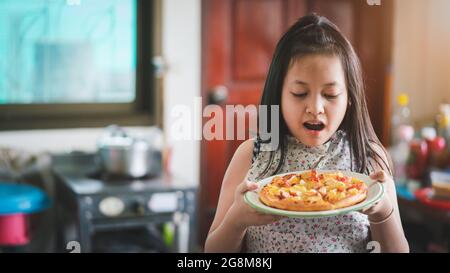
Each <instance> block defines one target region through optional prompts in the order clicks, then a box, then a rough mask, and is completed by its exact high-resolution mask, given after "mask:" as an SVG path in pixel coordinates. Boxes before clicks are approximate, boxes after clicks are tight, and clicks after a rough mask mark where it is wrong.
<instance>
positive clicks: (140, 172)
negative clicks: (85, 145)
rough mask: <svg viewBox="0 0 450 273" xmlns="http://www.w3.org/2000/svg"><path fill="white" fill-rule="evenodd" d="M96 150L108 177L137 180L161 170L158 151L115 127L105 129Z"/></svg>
mask: <svg viewBox="0 0 450 273" xmlns="http://www.w3.org/2000/svg"><path fill="white" fill-rule="evenodd" d="M97 148H98V157H99V160H100V164H101V167H102V169H103V171H105V172H106V173H108V174H110V175H117V176H128V177H133V178H139V177H143V176H146V175H150V174H156V173H157V172H158V170H159V169H160V168H161V166H160V164H161V163H160V152H159V151H157V150H155V149H154V148H153V147H152V146H151V144H150V143H149V142H148V141H147V140H144V139H140V138H134V137H131V136H129V135H128V134H127V133H126V132H125V131H124V130H123V129H122V128H121V127H119V126H116V125H111V126H108V127H107V132H106V134H105V135H104V136H103V137H102V138H100V139H99V141H98V143H97Z"/></svg>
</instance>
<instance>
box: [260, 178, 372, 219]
mask: <svg viewBox="0 0 450 273" xmlns="http://www.w3.org/2000/svg"><path fill="white" fill-rule="evenodd" d="M366 197H367V186H366V184H365V183H364V182H363V181H361V180H359V179H356V178H352V177H348V176H345V175H343V174H342V173H341V172H326V173H322V174H318V173H317V171H316V170H310V171H306V172H302V173H298V174H287V175H284V176H276V177H274V178H273V179H272V181H271V182H270V183H268V184H267V185H265V186H264V187H263V188H262V189H261V191H260V192H259V199H260V200H261V202H262V203H264V204H265V205H267V206H269V207H273V208H278V209H283V210H290V211H323V210H333V209H339V208H345V207H349V206H352V205H355V204H358V203H360V202H362V201H364V200H365V199H366Z"/></svg>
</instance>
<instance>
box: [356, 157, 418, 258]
mask: <svg viewBox="0 0 450 273" xmlns="http://www.w3.org/2000/svg"><path fill="white" fill-rule="evenodd" d="M377 152H378V151H377ZM379 154H380V155H383V154H384V153H379ZM383 160H385V162H388V161H387V158H386V157H385V156H383ZM371 178H372V179H374V180H377V181H380V182H384V185H385V186H386V193H387V194H386V195H385V197H384V198H383V199H382V201H380V202H379V203H378V204H377V205H375V206H373V207H371V208H369V209H368V210H367V211H365V212H364V213H365V214H367V215H368V216H369V222H370V232H371V235H372V240H373V241H377V242H378V243H380V247H381V252H409V244H408V241H407V240H406V238H405V234H404V232H403V227H402V222H401V219H400V213H399V208H398V203H397V193H396V190H395V183H394V180H393V179H392V177H390V175H388V174H386V172H384V171H382V170H378V171H377V172H375V173H373V174H372V175H371Z"/></svg>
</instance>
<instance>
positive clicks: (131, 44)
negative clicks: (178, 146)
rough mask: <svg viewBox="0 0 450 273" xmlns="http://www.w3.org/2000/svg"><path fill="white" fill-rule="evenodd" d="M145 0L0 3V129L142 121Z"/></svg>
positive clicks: (147, 88) (148, 35) (146, 107)
mask: <svg viewBox="0 0 450 273" xmlns="http://www.w3.org/2000/svg"><path fill="white" fill-rule="evenodd" d="M145 2H147V3H145ZM151 2H153V1H138V0H23V1H16V0H2V1H0V56H1V58H0V113H1V114H0V118H1V120H0V129H8V128H11V129H14V128H19V129H24V128H30V126H27V124H28V125H31V124H32V125H33V126H31V127H33V128H48V127H73V126H90V125H92V126H98V125H106V124H108V123H123V124H126V125H129V124H130V123H144V124H145V123H150V122H151V117H152V109H151V108H152V107H151V101H152V93H153V90H154V88H153V82H152V78H153V74H152V68H151V66H148V64H145V63H141V62H138V60H139V59H141V58H146V59H147V60H151V56H152V55H153V53H152V33H153V31H152V30H153V29H152V24H153V21H152V20H151V18H152V16H151V15H152V7H153V6H152V5H151ZM146 18H148V19H146ZM149 62H150V61H149ZM144 74H145V75H146V76H145V77H144V76H143V75H144ZM39 126H40V127H39Z"/></svg>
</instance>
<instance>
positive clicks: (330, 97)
mask: <svg viewBox="0 0 450 273" xmlns="http://www.w3.org/2000/svg"><path fill="white" fill-rule="evenodd" d="M323 96H324V97H325V98H327V99H335V98H337V97H338V96H339V94H337V95H329V94H324V95H323Z"/></svg>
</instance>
